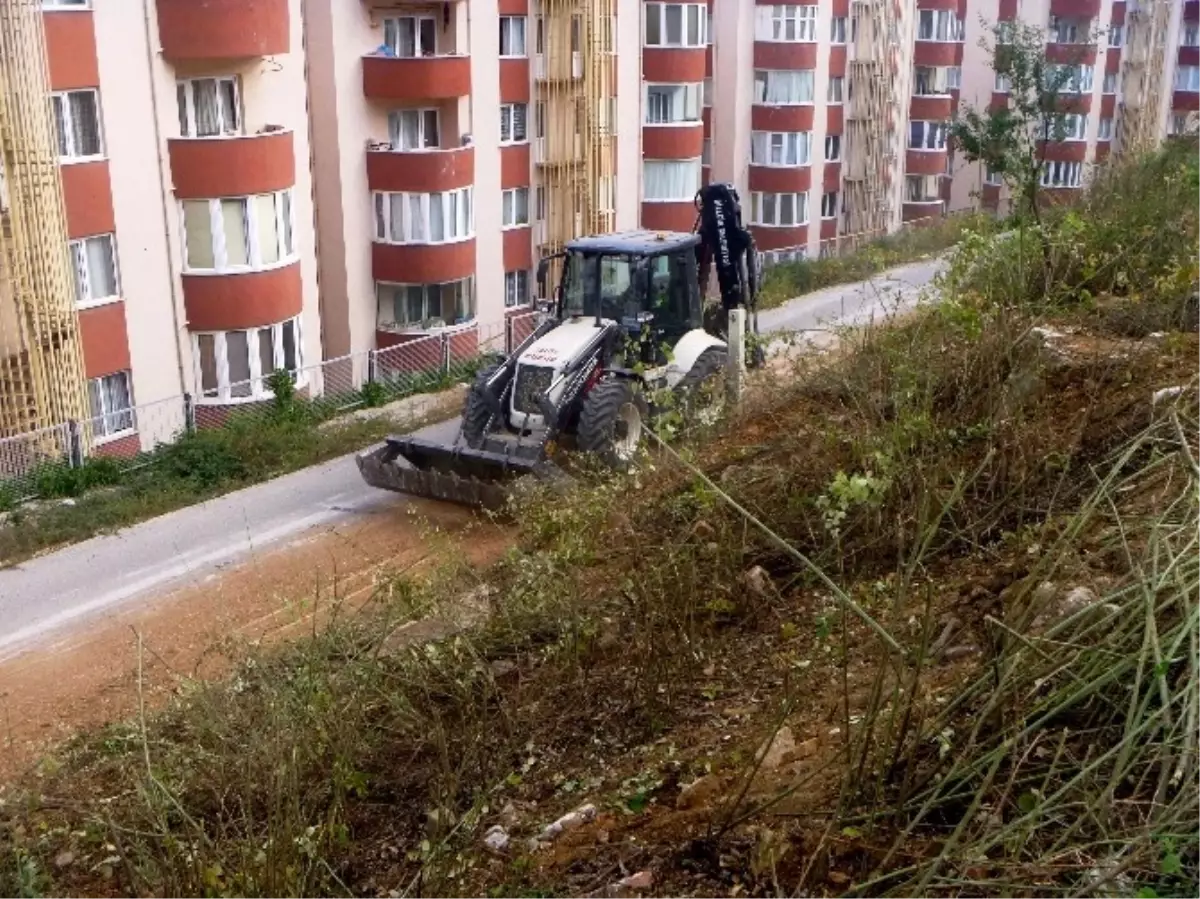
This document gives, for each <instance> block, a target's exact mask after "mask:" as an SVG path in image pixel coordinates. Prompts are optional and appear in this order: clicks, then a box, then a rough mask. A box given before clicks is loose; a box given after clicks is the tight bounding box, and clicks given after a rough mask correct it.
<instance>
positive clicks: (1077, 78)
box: [1048, 63, 1096, 94]
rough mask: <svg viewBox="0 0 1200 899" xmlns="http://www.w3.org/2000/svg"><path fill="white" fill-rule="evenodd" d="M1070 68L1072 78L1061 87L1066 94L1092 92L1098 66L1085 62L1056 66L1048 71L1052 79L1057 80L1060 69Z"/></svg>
mask: <svg viewBox="0 0 1200 899" xmlns="http://www.w3.org/2000/svg"><path fill="white" fill-rule="evenodd" d="M1064 68H1065V69H1069V70H1071V72H1070V78H1068V79H1067V80H1066V82H1064V83H1063V85H1062V87H1061V88H1060V90H1061V92H1062V93H1064V94H1090V93H1091V92H1092V88H1093V87H1094V86H1095V84H1096V67H1095V66H1089V65H1086V64H1084V63H1078V64H1070V63H1067V64H1065V65H1061V66H1055V67H1054V68H1053V69H1051V70H1050V72H1048V74H1049V75H1050V76H1051V80H1057V77H1058V73H1059V70H1060V69H1064Z"/></svg>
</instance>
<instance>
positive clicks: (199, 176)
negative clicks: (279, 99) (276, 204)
mask: <svg viewBox="0 0 1200 899" xmlns="http://www.w3.org/2000/svg"><path fill="white" fill-rule="evenodd" d="M167 153H168V155H169V157H170V159H171V179H172V180H173V181H174V184H175V196H176V197H177V198H178V199H181V200H191V199H205V198H208V197H240V196H250V195H252V194H262V193H269V192H271V191H275V190H284V189H285V188H288V187H291V186H292V185H294V184H295V183H296V155H295V151H294V149H293V143H292V132H291V131H288V130H285V129H283V128H274V129H272V130H264V131H262V132H260V133H258V134H247V135H236V136H232V137H175V138H171V139H170V140H168V141H167Z"/></svg>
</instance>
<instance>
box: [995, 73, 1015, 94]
mask: <svg viewBox="0 0 1200 899" xmlns="http://www.w3.org/2000/svg"><path fill="white" fill-rule="evenodd" d="M992 89H993V90H994V91H995V92H996V93H998V94H1007V93H1008V92H1009V91H1010V90H1012V79H1011V78H1009V77H1008V76H1007V75H1001V74H1000V73H999V72H997V73H996V83H995V85H993V88H992Z"/></svg>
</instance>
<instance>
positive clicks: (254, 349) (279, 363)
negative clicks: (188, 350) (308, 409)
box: [192, 315, 307, 405]
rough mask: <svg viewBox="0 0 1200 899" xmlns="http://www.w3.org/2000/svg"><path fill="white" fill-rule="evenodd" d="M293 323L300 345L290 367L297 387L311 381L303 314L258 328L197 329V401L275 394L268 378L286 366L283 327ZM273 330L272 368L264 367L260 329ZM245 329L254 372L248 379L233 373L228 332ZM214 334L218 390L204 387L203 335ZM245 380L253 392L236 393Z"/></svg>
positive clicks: (248, 399) (194, 335)
mask: <svg viewBox="0 0 1200 899" xmlns="http://www.w3.org/2000/svg"><path fill="white" fill-rule="evenodd" d="M289 324H290V325H291V326H292V338H293V341H294V344H295V348H296V360H295V361H296V365H295V367H294V368H291V369H287V371H289V372H290V373H291V374H292V375H293V377H294V379H295V383H296V386H297V387H301V386H303V385H304V384H305V383H307V376H306V375H305V372H304V329H303V327H302V325H301V323H300V316H298V315H297V316H296V317H294V318H289V319H284V320H283V321H281V322H275V323H274V324H270V325H262V326H260V327H257V328H231V329H230V330H228V331H193V332H192V363H193V374H194V376H195V379H196V381H195V384H196V390H195V397H196V402H197V403H200V404H205V405H212V404H219V405H236V404H238V403H253V402H260V401H262V400H268V399H271V398H272V397H273V396H274V395H275V394H274V392H273V391H272V390H271V389H270V388H269V387H267V379H268V378H269V377H270V376H271V375H272V374H273V373H274V372H276V371H278V370H279V369H281V368H285V367H286V359H285V358H284V356H285V354H284V348H283V331H284V328H285V327H286V326H287V325H289ZM267 329H270V331H271V361H272V368H271V371H263V370H262V358H261V353H260V347H259V335H258V332H259V331H266V330H267ZM236 332H241V333H244V334H245V335H246V355H247V356H248V357H249V358H248V359H247V360H246V361H247V363H248V365H247V368H248V370H249V372H250V377H249V379H248V380H242V381H232V380H230V374H229V343H228V335H230V334H232V333H236ZM202 337H211V338H212V341H213V367H214V368H215V370H216V375H217V386H216V388H215V389H214V390H206V389H205V387H204V366H203V361H202V358H201V350H200V339H201V338H202ZM242 384H248V385H249V393H248V394H246V395H244V396H234V395H233V388H234V387H237V386H240V385H242Z"/></svg>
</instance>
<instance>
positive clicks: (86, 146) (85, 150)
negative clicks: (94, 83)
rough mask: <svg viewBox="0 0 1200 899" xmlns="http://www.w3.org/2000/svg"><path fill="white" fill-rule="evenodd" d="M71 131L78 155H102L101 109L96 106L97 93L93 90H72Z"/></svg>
mask: <svg viewBox="0 0 1200 899" xmlns="http://www.w3.org/2000/svg"><path fill="white" fill-rule="evenodd" d="M69 102H70V105H71V131H72V135H73V137H74V140H75V155H76V156H99V155H100V111H99V109H97V108H96V95H95V93H93V92H92V91H72V92H71V94H70V101H69Z"/></svg>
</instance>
